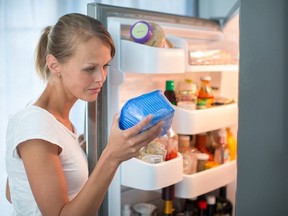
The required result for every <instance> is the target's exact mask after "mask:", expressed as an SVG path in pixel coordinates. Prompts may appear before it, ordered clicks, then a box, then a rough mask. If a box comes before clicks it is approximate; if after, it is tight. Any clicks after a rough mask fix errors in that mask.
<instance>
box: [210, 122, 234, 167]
mask: <svg viewBox="0 0 288 216" xmlns="http://www.w3.org/2000/svg"><path fill="white" fill-rule="evenodd" d="M214 161H215V162H216V163H219V164H223V163H227V162H229V161H230V151H229V147H228V145H227V133H226V130H225V129H224V128H221V129H219V130H218V133H217V148H216V149H215V152H214Z"/></svg>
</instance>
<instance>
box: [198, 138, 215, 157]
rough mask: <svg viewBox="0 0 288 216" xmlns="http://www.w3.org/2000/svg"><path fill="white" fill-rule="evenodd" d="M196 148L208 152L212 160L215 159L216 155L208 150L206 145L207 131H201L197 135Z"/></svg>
mask: <svg viewBox="0 0 288 216" xmlns="http://www.w3.org/2000/svg"><path fill="white" fill-rule="evenodd" d="M196 148H197V149H199V151H200V152H202V153H206V154H208V155H209V160H210V161H213V160H214V155H213V154H212V153H211V152H210V151H209V150H208V148H207V146H206V133H200V134H197V135H196Z"/></svg>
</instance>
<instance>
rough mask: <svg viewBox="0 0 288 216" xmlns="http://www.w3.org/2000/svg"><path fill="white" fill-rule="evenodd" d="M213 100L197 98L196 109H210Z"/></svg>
mask: <svg viewBox="0 0 288 216" xmlns="http://www.w3.org/2000/svg"><path fill="white" fill-rule="evenodd" d="M212 103H213V98H197V109H205V108H209V107H212Z"/></svg>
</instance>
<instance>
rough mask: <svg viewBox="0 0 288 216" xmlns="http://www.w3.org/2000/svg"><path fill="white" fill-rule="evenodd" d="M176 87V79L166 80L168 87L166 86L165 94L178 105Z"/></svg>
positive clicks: (172, 102) (171, 101)
mask: <svg viewBox="0 0 288 216" xmlns="http://www.w3.org/2000/svg"><path fill="white" fill-rule="evenodd" d="M174 89H175V86H174V81H173V80H166V87H165V91H164V95H165V96H166V98H167V99H168V100H169V101H170V103H171V104H173V105H175V106H176V105H177V101H176V94H175V91H174Z"/></svg>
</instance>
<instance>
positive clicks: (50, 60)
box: [46, 54, 60, 74]
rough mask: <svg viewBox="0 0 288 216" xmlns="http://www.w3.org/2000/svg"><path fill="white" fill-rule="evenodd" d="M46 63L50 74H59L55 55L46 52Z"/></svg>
mask: <svg viewBox="0 0 288 216" xmlns="http://www.w3.org/2000/svg"><path fill="white" fill-rule="evenodd" d="M46 64H47V67H48V68H49V70H50V72H51V74H59V73H60V69H59V63H58V61H57V59H56V58H55V56H53V55H51V54H48V55H47V56H46Z"/></svg>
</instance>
